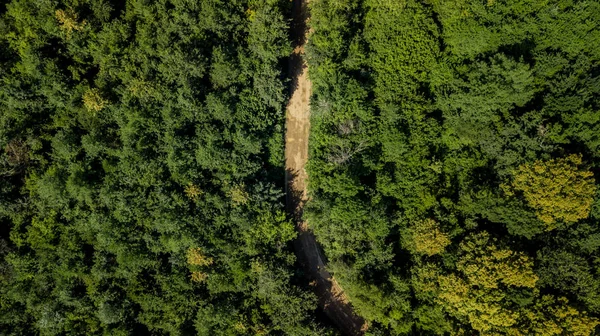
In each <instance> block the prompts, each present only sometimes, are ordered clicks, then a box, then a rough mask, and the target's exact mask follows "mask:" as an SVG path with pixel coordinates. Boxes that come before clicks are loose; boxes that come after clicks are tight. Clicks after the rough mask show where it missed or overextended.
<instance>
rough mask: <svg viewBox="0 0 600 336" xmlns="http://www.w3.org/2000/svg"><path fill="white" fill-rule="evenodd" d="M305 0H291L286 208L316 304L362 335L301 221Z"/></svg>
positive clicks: (306, 118) (362, 326)
mask: <svg viewBox="0 0 600 336" xmlns="http://www.w3.org/2000/svg"><path fill="white" fill-rule="evenodd" d="M307 3H308V1H307V0H294V9H293V10H294V13H293V14H294V15H293V16H294V17H293V22H292V37H293V38H294V43H295V46H296V48H295V49H294V53H293V55H292V57H291V59H290V72H291V74H290V75H291V77H292V86H291V94H292V95H291V98H290V101H289V103H288V106H287V111H286V138H285V167H286V193H287V208H288V211H289V212H290V213H291V214H293V216H294V219H295V224H296V228H297V230H298V238H297V239H296V241H295V249H296V254H297V255H298V259H299V260H300V262H301V264H302V265H303V266H304V269H305V271H306V273H307V275H308V277H309V278H310V280H311V284H313V285H314V287H315V290H316V293H317V296H318V297H319V304H320V306H321V308H323V311H324V312H325V314H327V316H328V317H329V318H330V319H331V320H332V321H333V322H334V323H335V324H336V325H337V326H338V327H339V328H340V329H341V330H342V331H343V332H344V333H345V334H347V335H362V334H363V333H364V331H365V330H366V329H367V324H366V323H365V321H364V320H363V319H362V318H360V317H359V316H357V315H356V314H354V311H353V310H352V306H351V305H350V303H349V302H348V299H347V297H346V296H345V295H344V292H343V291H342V289H341V288H340V286H339V285H338V283H337V281H335V279H334V278H333V277H332V276H331V274H330V273H329V272H327V270H326V269H325V263H324V258H323V255H322V253H321V250H320V247H319V245H318V244H317V241H316V238H315V236H314V234H313V233H312V232H311V231H310V229H309V227H308V225H307V223H306V222H304V221H303V220H302V211H303V208H304V203H305V202H306V200H307V193H306V186H307V178H308V176H307V174H306V170H305V165H306V162H307V160H308V137H309V131H310V95H311V83H310V80H309V79H308V68H307V65H306V62H304V60H303V55H304V45H305V43H306V37H307V34H308V29H307V25H306V23H307V20H308V8H307Z"/></svg>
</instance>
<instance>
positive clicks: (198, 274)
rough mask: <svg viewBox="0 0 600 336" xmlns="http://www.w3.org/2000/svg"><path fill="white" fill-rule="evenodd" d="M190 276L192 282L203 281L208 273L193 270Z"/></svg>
mask: <svg viewBox="0 0 600 336" xmlns="http://www.w3.org/2000/svg"><path fill="white" fill-rule="evenodd" d="M191 277H192V281H193V282H204V281H206V279H207V278H208V275H207V274H206V273H202V272H198V271H193V272H192V276H191Z"/></svg>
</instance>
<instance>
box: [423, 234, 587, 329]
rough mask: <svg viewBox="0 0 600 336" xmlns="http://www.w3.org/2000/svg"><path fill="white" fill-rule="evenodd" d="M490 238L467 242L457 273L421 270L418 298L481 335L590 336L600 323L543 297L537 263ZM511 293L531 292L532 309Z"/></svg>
mask: <svg viewBox="0 0 600 336" xmlns="http://www.w3.org/2000/svg"><path fill="white" fill-rule="evenodd" d="M498 245H499V244H498V243H497V241H496V240H495V239H493V238H491V237H490V235H489V234H488V233H487V232H482V233H478V234H474V235H471V236H469V237H467V238H466V239H465V240H464V241H463V242H461V244H460V246H459V255H460V258H459V260H458V262H457V271H458V272H454V273H449V274H444V273H443V272H442V271H441V270H440V269H441V267H439V265H435V264H433V263H427V264H423V265H419V266H417V268H416V270H415V272H414V276H413V288H414V290H415V292H416V295H417V297H419V298H421V299H427V298H429V299H432V300H433V301H434V302H435V303H436V304H438V305H440V306H442V307H443V308H444V310H445V311H446V312H447V313H448V314H449V315H451V316H454V317H455V318H457V319H458V320H459V321H461V322H463V323H466V324H469V325H470V326H471V327H472V328H473V329H475V330H477V331H478V332H480V333H482V334H508V335H523V336H524V335H532V334H535V335H561V334H569V335H590V334H591V333H592V332H593V331H594V328H595V327H596V326H597V325H598V323H599V322H598V320H597V319H595V318H592V317H589V316H587V314H586V313H585V312H581V311H579V310H577V309H575V308H573V307H572V306H570V305H569V304H568V300H567V299H565V298H555V297H553V296H550V295H544V296H542V295H540V292H539V290H538V289H537V288H535V285H536V283H537V280H538V277H537V275H535V273H534V272H533V260H532V259H531V258H529V257H528V256H526V255H525V254H523V253H520V252H515V251H511V250H508V249H503V248H500V247H499V246H498ZM509 288H514V289H519V288H522V289H523V288H524V289H527V288H529V289H531V291H532V293H533V303H532V304H530V305H526V306H523V307H521V306H517V305H514V304H511V303H510V300H508V299H507V296H508V290H509Z"/></svg>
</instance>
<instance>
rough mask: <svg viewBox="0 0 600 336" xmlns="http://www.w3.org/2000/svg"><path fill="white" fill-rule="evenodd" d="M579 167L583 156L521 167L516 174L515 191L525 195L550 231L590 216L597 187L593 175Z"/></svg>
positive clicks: (513, 182) (537, 162)
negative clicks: (558, 223) (562, 223)
mask: <svg viewBox="0 0 600 336" xmlns="http://www.w3.org/2000/svg"><path fill="white" fill-rule="evenodd" d="M580 165H581V155H569V156H568V157H566V158H560V159H553V160H549V161H540V160H538V161H535V162H533V163H530V164H525V165H522V166H520V167H519V168H518V169H517V171H516V172H515V174H514V179H513V181H512V189H514V190H517V191H521V192H522V193H523V196H524V197H525V200H526V201H527V203H528V204H529V206H530V207H531V208H533V209H534V210H535V212H536V215H537V217H538V218H539V219H540V220H542V221H543V222H544V223H546V224H547V225H548V228H547V229H548V230H552V229H554V228H555V227H556V222H558V221H563V222H565V223H573V222H577V221H578V220H580V219H582V218H587V217H588V215H589V212H590V208H591V206H592V203H593V201H594V199H593V198H594V193H595V192H596V186H595V184H594V179H593V177H592V176H593V174H592V173H591V172H589V171H586V170H582V169H580V167H579V166H580ZM509 193H511V191H510V190H509Z"/></svg>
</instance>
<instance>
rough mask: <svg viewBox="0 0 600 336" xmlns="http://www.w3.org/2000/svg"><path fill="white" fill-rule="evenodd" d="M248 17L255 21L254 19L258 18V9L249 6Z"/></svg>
mask: <svg viewBox="0 0 600 336" xmlns="http://www.w3.org/2000/svg"><path fill="white" fill-rule="evenodd" d="M246 17H247V18H248V20H249V21H254V19H255V18H256V11H255V10H253V9H250V8H248V9H247V10H246Z"/></svg>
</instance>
